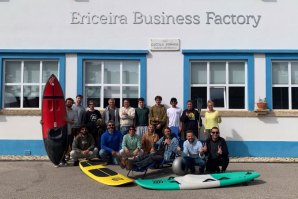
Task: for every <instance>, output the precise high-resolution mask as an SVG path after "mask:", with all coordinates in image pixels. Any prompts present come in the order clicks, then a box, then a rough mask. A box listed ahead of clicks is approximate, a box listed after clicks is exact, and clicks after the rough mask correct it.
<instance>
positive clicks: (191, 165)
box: [183, 156, 206, 173]
mask: <svg viewBox="0 0 298 199" xmlns="http://www.w3.org/2000/svg"><path fill="white" fill-rule="evenodd" d="M183 159H184V161H185V164H186V168H187V169H190V171H191V172H192V173H194V171H195V166H199V167H200V172H204V169H205V165H206V163H205V161H204V160H203V159H202V158H200V157H188V156H186V157H183Z"/></svg>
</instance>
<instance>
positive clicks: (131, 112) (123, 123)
mask: <svg viewBox="0 0 298 199" xmlns="http://www.w3.org/2000/svg"><path fill="white" fill-rule="evenodd" d="M119 116H120V131H121V133H122V135H126V134H127V133H128V128H129V127H130V126H132V125H133V123H134V118H135V109H134V108H132V107H130V104H129V100H128V99H124V100H123V107H121V108H120V110H119Z"/></svg>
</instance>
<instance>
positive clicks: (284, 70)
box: [272, 61, 298, 109]
mask: <svg viewBox="0 0 298 199" xmlns="http://www.w3.org/2000/svg"><path fill="white" fill-rule="evenodd" d="M272 107H273V109H298V61H272Z"/></svg>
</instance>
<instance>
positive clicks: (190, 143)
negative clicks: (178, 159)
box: [182, 130, 206, 174]
mask: <svg viewBox="0 0 298 199" xmlns="http://www.w3.org/2000/svg"><path fill="white" fill-rule="evenodd" d="M186 139H187V140H185V141H184V143H183V152H182V158H183V159H184V161H185V164H186V168H187V169H189V170H190V173H192V174H194V173H195V166H199V167H200V169H199V171H200V173H204V170H205V161H204V157H205V155H204V152H205V149H206V147H205V148H204V147H203V145H202V143H201V142H200V141H199V140H198V139H197V138H196V137H195V136H194V134H193V131H191V130H188V131H186Z"/></svg>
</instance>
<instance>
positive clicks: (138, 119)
mask: <svg viewBox="0 0 298 199" xmlns="http://www.w3.org/2000/svg"><path fill="white" fill-rule="evenodd" d="M138 104H139V107H138V108H136V109H135V112H136V115H135V125H136V127H137V132H136V134H137V135H139V136H140V137H143V135H144V133H145V132H146V131H147V127H148V121H149V109H148V108H147V107H145V103H144V98H142V97H141V98H139V99H138Z"/></svg>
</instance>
